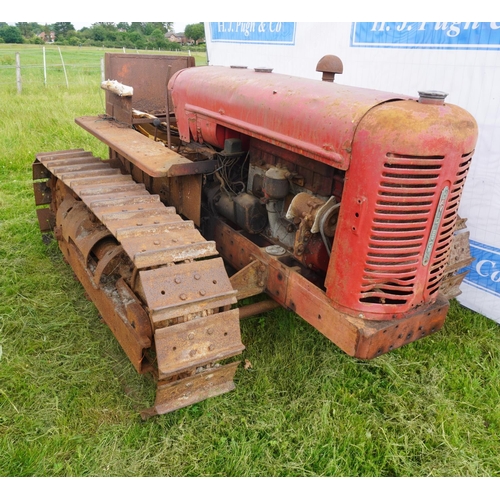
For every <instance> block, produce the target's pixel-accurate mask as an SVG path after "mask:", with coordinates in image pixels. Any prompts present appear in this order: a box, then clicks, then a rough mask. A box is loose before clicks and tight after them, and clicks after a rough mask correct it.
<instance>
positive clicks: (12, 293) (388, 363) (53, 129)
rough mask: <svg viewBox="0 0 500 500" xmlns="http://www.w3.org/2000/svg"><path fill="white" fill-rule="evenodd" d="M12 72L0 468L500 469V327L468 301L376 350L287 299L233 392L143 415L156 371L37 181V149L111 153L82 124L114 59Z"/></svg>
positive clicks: (247, 326) (257, 335)
mask: <svg viewBox="0 0 500 500" xmlns="http://www.w3.org/2000/svg"><path fill="white" fill-rule="evenodd" d="M0 47H1V49H0V59H1V58H2V56H3V55H5V53H7V52H8V51H9V50H10V49H9V48H4V46H0ZM15 49H16V50H19V49H18V47H16V48H15ZM22 49H23V54H24V50H25V48H24V47H23V48H22ZM12 50H13V49H12ZM26 50H32V49H29V48H28V49H26ZM33 50H34V49H33ZM36 50H40V49H39V48H38V47H37V48H36ZM87 51H88V52H87ZM75 52H76V54H81V55H82V59H81V60H82V61H83V60H85V61H88V60H90V59H91V58H92V57H96V58H99V57H100V56H101V53H102V51H97V50H94V51H93V52H92V51H91V50H90V49H86V51H83V50H82V52H77V51H75ZM26 57H27V56H26ZM74 57H75V61H78V59H77V55H75V56H74ZM75 64H77V62H75ZM75 71H76V69H75ZM3 75H4V73H3V72H2V71H1V66H0V103H1V116H2V120H1V121H0V268H1V272H0V298H1V300H0V346H1V351H0V352H1V354H0V356H1V357H0V475H1V476H498V475H499V474H500V442H499V435H500V404H499V400H500V394H499V392H500V347H499V345H500V342H499V337H500V335H499V334H500V326H499V325H497V324H495V323H494V322H492V321H490V320H488V319H486V318H484V317H482V316H480V315H478V314H476V313H473V312H471V311H469V310H467V309H465V308H463V307H461V306H460V305H459V304H458V303H457V302H453V303H452V306H451V311H450V314H449V317H448V320H447V322H446V325H445V327H444V329H443V330H442V331H440V332H438V333H436V334H434V335H433V336H431V337H429V338H426V339H423V340H421V341H419V342H417V343H413V344H410V345H408V346H406V347H404V348H402V349H398V350H396V351H393V352H391V353H389V354H386V355H384V356H382V357H380V358H377V359H375V360H373V361H369V362H364V361H359V360H356V359H353V358H350V357H348V356H347V355H345V354H344V353H343V352H341V351H340V350H339V349H338V348H337V347H336V346H335V345H334V344H332V343H331V342H329V341H328V340H327V339H326V338H324V337H323V336H322V335H321V334H319V333H318V332H317V331H316V330H314V329H313V328H311V327H310V326H309V325H307V324H306V323H305V322H304V321H302V320H301V319H300V318H299V317H297V316H296V315H294V314H292V313H290V312H287V311H284V310H275V311H273V312H271V313H268V314H266V315H264V316H261V317H254V318H249V319H247V320H245V321H243V323H242V337H243V342H244V344H245V345H246V347H247V349H246V351H245V352H244V354H243V356H242V359H248V360H249V361H250V362H251V365H252V367H251V368H249V369H248V370H245V369H243V368H239V369H238V372H237V376H236V385H237V389H236V391H233V392H231V393H228V394H226V395H224V396H221V397H217V398H213V399H210V400H207V401H204V402H202V403H199V404H196V405H194V406H191V407H188V408H185V409H182V410H179V411H177V412H175V413H172V414H168V415H163V416H160V417H157V418H153V419H150V420H149V421H147V422H142V421H141V420H140V418H139V416H138V412H139V411H140V410H141V409H143V408H145V407H147V406H149V405H151V403H152V402H153V400H154V390H155V388H154V384H153V383H152V381H151V380H149V379H148V378H145V377H140V376H138V375H137V374H136V373H135V371H134V369H133V368H132V366H131V364H130V363H129V362H128V360H127V358H126V356H125V355H124V354H123V353H122V351H121V349H120V347H119V345H118V343H117V342H116V341H115V340H114V338H113V336H112V334H111V333H110V331H109V330H108V328H107V327H106V325H104V324H103V323H102V322H101V320H100V318H99V315H98V313H97V311H96V309H95V307H94V306H93V305H92V304H91V303H90V302H88V301H87V300H86V299H85V296H84V292H83V290H82V288H81V286H80V285H79V284H78V282H77V281H75V279H74V277H73V273H72V271H71V269H70V268H69V267H68V266H67V265H66V264H65V263H64V262H63V260H62V257H61V255H60V253H59V251H58V249H57V246H56V245H55V244H54V243H51V244H49V245H48V246H46V245H44V244H43V242H42V239H41V236H40V233H39V230H38V224H37V220H36V216H35V206H34V201H33V194H32V187H31V163H32V161H33V158H34V154H35V153H36V152H38V151H47V150H58V149H68V148H74V147H83V148H85V149H91V150H92V151H93V152H94V153H95V154H96V155H105V154H106V149H105V148H104V147H103V145H102V144H100V143H99V142H98V141H96V140H94V139H93V138H92V137H90V136H89V134H87V133H85V132H84V131H83V130H81V129H79V128H78V127H77V126H76V125H75V124H74V122H73V120H74V118H75V117H76V116H81V115H86V114H98V113H101V112H103V109H104V104H103V95H102V94H101V92H102V91H101V90H100V89H99V88H98V85H99V79H100V69H99V68H95V71H94V72H93V73H86V71H83V72H82V73H80V74H79V75H78V77H77V78H75V79H72V80H70V88H69V89H66V86H65V83H64V82H61V83H60V84H58V85H55V84H54V85H52V84H51V85H48V86H47V87H46V88H45V87H43V85H40V84H39V83H38V84H35V83H33V84H29V85H25V86H24V87H23V93H22V94H21V95H17V93H16V89H15V84H12V85H10V84H9V85H6V84H5V78H4V76H3Z"/></svg>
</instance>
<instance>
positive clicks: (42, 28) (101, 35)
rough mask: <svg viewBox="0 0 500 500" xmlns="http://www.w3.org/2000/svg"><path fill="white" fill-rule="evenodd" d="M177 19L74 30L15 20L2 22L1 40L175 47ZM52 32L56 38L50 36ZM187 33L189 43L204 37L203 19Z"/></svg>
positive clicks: (56, 24)
mask: <svg viewBox="0 0 500 500" xmlns="http://www.w3.org/2000/svg"><path fill="white" fill-rule="evenodd" d="M173 26H174V23H173V22H170V23H144V22H134V23H103V22H100V23H93V24H92V25H91V26H90V27H84V28H82V29H80V30H75V27H74V26H73V24H72V23H67V22H66V23H53V24H39V23H26V22H25V23H15V24H14V25H9V24H7V23H4V22H0V43H34V44H44V43H47V42H54V43H56V44H58V45H73V46H96V47H102V46H104V47H110V48H113V47H126V48H135V49H163V50H176V49H179V48H180V47H181V43H179V42H176V41H171V40H169V39H167V38H166V37H165V34H166V33H168V32H171V31H172V30H173ZM51 33H53V35H54V38H53V39H51ZM184 34H185V37H186V40H187V41H188V43H198V42H200V41H204V37H205V30H204V25H203V23H196V24H188V25H187V26H186V27H185V30H184Z"/></svg>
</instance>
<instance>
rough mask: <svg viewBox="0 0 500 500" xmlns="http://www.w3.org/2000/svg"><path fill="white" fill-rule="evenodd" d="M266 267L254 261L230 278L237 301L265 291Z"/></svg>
mask: <svg viewBox="0 0 500 500" xmlns="http://www.w3.org/2000/svg"><path fill="white" fill-rule="evenodd" d="M266 282H267V266H266V265H264V264H262V263H261V262H259V261H257V260H254V261H252V262H250V263H249V264H247V265H246V266H245V267H244V268H242V269H240V270H239V271H238V272H237V273H236V274H233V275H232V276H231V285H232V287H233V288H234V289H235V290H237V291H238V292H237V294H236V297H237V299H238V300H242V299H245V298H247V297H253V296H254V295H258V294H259V293H262V292H263V291H264V290H265V285H266Z"/></svg>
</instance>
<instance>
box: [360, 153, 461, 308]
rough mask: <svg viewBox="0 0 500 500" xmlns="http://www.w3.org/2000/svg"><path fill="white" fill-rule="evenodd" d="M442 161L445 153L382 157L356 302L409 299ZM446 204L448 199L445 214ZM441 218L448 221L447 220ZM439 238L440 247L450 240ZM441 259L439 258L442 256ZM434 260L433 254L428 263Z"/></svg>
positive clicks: (433, 263)
mask: <svg viewBox="0 0 500 500" xmlns="http://www.w3.org/2000/svg"><path fill="white" fill-rule="evenodd" d="M443 160H444V156H418V157H415V156H408V155H397V154H393V153H388V154H387V155H386V159H385V163H384V166H383V169H382V175H381V178H380V184H379V187H378V197H377V201H376V205H375V215H374V218H373V224H372V227H371V233H370V240H369V251H368V253H367V258H366V260H365V267H364V274H363V279H362V284H361V294H360V301H361V302H366V303H376V304H406V303H407V302H409V301H411V300H412V298H413V296H414V288H415V283H416V280H417V271H418V266H419V265H420V256H421V255H422V254H423V251H424V247H425V244H426V234H427V232H428V225H429V220H430V219H431V217H432V214H431V210H432V204H433V201H434V200H435V196H436V191H437V186H438V180H439V177H440V174H441V170H442V166H443ZM448 206H449V203H448V204H447V211H446V212H445V217H447V215H446V214H448V212H449V209H448ZM457 207H458V203H457ZM455 215H456V212H455ZM446 222H447V223H449V224H450V225H451V222H450V221H449V220H448V219H447V220H446ZM452 232H453V231H452V228H451V233H452ZM443 236H444V235H443V234H442V231H441V232H440V234H439V236H438V239H440V240H442V243H440V245H441V244H442V245H443V251H445V250H444V248H445V247H446V248H448V247H449V242H448V243H446V242H445V238H444V237H443ZM446 241H448V240H446ZM446 245H448V246H446ZM441 257H442V259H443V260H442V262H444V256H441ZM436 262H437V261H436V259H435V258H433V260H432V264H431V265H432V266H435V265H436ZM440 262H441V260H440ZM433 269H434V267H433ZM436 269H437V267H436ZM437 273H438V271H435V275H436V276H437ZM441 275H442V273H441ZM438 286H439V285H438Z"/></svg>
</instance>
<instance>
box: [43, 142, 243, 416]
mask: <svg viewBox="0 0 500 500" xmlns="http://www.w3.org/2000/svg"><path fill="white" fill-rule="evenodd" d="M33 179H34V180H35V183H34V191H35V201H36V204H37V205H39V206H40V205H41V206H44V207H43V208H42V209H40V210H39V213H38V219H39V222H40V229H41V230H42V232H45V231H48V230H53V231H54V234H55V236H56V238H57V239H58V242H59V246H60V248H61V251H62V252H63V254H64V256H65V258H66V259H67V261H68V262H69V263H70V265H71V266H72V268H73V270H74V271H75V274H76V275H77V277H78V278H79V280H80V282H81V283H82V284H83V286H84V287H85V289H86V291H87V293H88V295H89V296H90V298H91V299H92V301H93V302H94V304H95V305H96V307H97V308H98V310H99V312H100V314H101V315H102V317H103V319H104V320H105V321H106V323H107V324H108V326H109V327H110V329H111V330H112V332H113V333H114V335H115V337H116V338H117V340H118V341H119V343H120V344H121V346H122V347H123V349H124V351H125V352H126V354H127V355H128V357H129V358H130V360H131V361H132V363H133V365H134V367H135V368H136V369H137V371H139V372H140V373H144V372H148V371H153V372H154V374H155V376H156V378H157V380H158V383H157V395H156V402H155V405H154V407H153V408H151V409H149V410H145V411H144V412H143V416H145V417H147V416H151V415H156V414H162V413H167V412H170V411H174V410H176V409H179V408H182V407H184V406H188V405H191V404H194V403H197V402H199V401H202V400H204V399H206V398H209V397H213V396H216V395H219V394H223V393H225V392H228V391H230V390H232V389H233V388H234V383H233V376H234V373H235V370H236V368H237V366H238V364H239V362H238V361H237V362H233V363H230V364H227V365H221V364H220V362H221V361H223V360H226V359H228V358H231V357H233V356H237V355H239V354H241V352H242V351H243V350H244V348H245V347H244V346H243V344H242V343H241V335H240V327H239V319H238V318H239V316H238V311H237V309H231V307H232V306H233V305H234V304H236V292H235V290H233V288H232V286H231V283H230V281H229V278H228V276H227V273H226V270H225V268H224V262H223V260H222V259H221V258H220V257H217V255H218V253H217V250H216V248H215V243H214V242H213V241H207V240H205V239H204V238H203V236H202V235H201V234H200V232H199V231H198V230H197V229H196V228H195V225H194V223H193V222H192V221H186V220H184V219H182V218H181V217H180V216H179V215H178V214H177V213H176V211H175V208H174V207H166V206H165V205H164V204H163V203H162V202H161V201H160V199H159V197H158V196H157V195H152V194H150V193H149V192H148V191H147V190H146V188H145V186H144V185H142V184H138V183H136V182H135V181H134V180H133V179H132V178H131V177H130V176H129V175H124V174H122V172H121V170H120V168H119V165H117V164H116V163H114V162H113V161H103V160H101V159H99V158H95V157H94V156H92V154H91V153H88V152H85V151H83V150H71V151H57V152H52V153H40V154H38V155H37V156H36V161H35V162H34V163H33ZM49 204H50V206H49V207H47V206H46V205H49Z"/></svg>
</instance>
